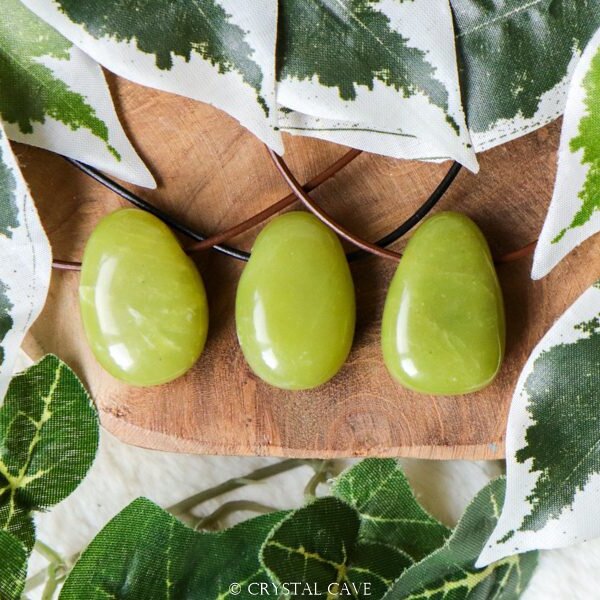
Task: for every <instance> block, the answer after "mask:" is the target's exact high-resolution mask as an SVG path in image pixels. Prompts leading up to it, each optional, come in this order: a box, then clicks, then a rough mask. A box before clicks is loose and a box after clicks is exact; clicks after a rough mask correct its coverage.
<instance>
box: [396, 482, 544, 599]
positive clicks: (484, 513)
mask: <svg viewBox="0 0 600 600" xmlns="http://www.w3.org/2000/svg"><path fill="white" fill-rule="evenodd" d="M504 491H505V480H504V478H500V479H496V480H494V481H492V482H491V483H490V484H488V485H487V486H486V487H485V488H483V490H481V491H480V492H479V493H478V494H477V495H476V496H475V498H474V499H473V500H472V502H471V504H470V505H469V506H468V507H467V509H466V510H465V513H464V515H463V516H462V517H461V519H460V521H459V523H458V525H457V526H456V528H455V529H454V531H453V533H452V536H451V537H450V539H449V540H448V541H447V542H446V544H445V545H444V546H443V547H442V548H440V549H439V550H436V551H435V552H433V554H430V555H429V556H427V557H426V558H424V559H423V560H422V561H421V562H419V563H417V564H416V565H414V566H412V567H410V568H409V569H407V570H406V571H405V572H404V573H403V574H402V576H401V577H400V579H399V580H398V581H397V582H396V583H395V584H394V586H393V587H392V589H391V590H390V591H389V592H388V593H387V595H386V596H385V597H384V600H444V599H446V598H452V600H467V599H468V600H472V599H474V598H477V599H478V600H516V599H517V598H519V597H520V596H521V594H522V593H523V592H524V591H525V588H526V587H527V584H528V583H529V580H530V579H531V576H532V574H533V571H534V569H535V567H536V565H537V558H538V556H537V552H529V553H527V554H520V555H515V556H509V557H507V558H504V559H502V560H500V561H498V562H496V563H493V564H491V565H489V566H487V567H484V568H476V567H475V561H476V560H477V557H478V556H479V553H480V551H481V549H482V548H483V546H484V544H485V542H486V540H487V538H488V536H489V534H490V532H491V531H493V529H494V527H495V525H496V523H497V522H498V518H499V516H500V506H502V501H503V498H504Z"/></svg>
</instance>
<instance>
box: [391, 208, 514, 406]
mask: <svg viewBox="0 0 600 600" xmlns="http://www.w3.org/2000/svg"><path fill="white" fill-rule="evenodd" d="M504 339H505V322H504V306H503V300H502V291H501V289H500V285H499V283H498V277H497V275H496V271H495V268H494V263H493V261H492V257H491V254H490V250H489V248H488V245H487V242H486V240H485V238H484V237H483V234H482V233H481V231H480V230H479V229H478V227H477V226H476V225H475V223H473V221H471V220H470V219H469V218H468V217H466V216H464V215H460V214H458V213H452V212H445V213H439V214H437V215H436V216H434V217H431V218H430V219H428V220H427V221H425V223H423V225H421V227H419V229H418V230H417V231H416V233H415V234H414V235H413V237H412V238H411V240H410V242H409V243H408V245H407V247H406V251H405V253H404V256H403V258H402V260H401V261H400V265H399V266H398V270H397V271H396V274H395V275H394V278H393V280H392V283H391V285H390V289H389V292H388V296H387V299H386V303H385V309H384V313H383V323H382V348H383V356H384V359H385V364H386V366H387V368H388V370H389V371H390V373H391V374H392V375H393V376H394V378H396V379H397V380H398V381H399V382H400V383H401V384H402V385H404V386H406V387H407V388H410V389H412V390H415V391H417V392H422V393H426V394H440V395H455V394H466V393H469V392H474V391H476V390H479V389H481V388H484V387H485V386H487V385H488V384H489V383H490V382H491V381H492V380H493V379H494V378H495V377H496V375H497V373H498V371H499V369H500V366H501V363H502V359H503V355H504V343H505V342H504Z"/></svg>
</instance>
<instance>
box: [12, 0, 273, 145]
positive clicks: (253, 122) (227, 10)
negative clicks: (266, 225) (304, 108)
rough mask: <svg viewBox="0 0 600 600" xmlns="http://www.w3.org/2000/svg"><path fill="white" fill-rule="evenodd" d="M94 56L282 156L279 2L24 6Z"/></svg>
mask: <svg viewBox="0 0 600 600" xmlns="http://www.w3.org/2000/svg"><path fill="white" fill-rule="evenodd" d="M23 2H24V4H25V5H27V6H28V7H29V8H30V9H31V10H33V11H34V12H36V13H37V14H38V15H39V16H40V17H42V18H43V19H44V20H45V21H47V22H48V23H50V24H51V25H52V26H53V27H55V28H56V29H57V30H58V31H60V32H61V33H62V34H63V35H64V36H65V37H67V38H68V39H69V40H71V41H72V42H73V43H75V44H76V45H77V46H79V47H80V48H81V49H83V50H84V51H85V52H87V53H88V54H89V55H90V56H91V57H92V58H94V59H95V60H97V61H98V62H99V63H100V64H102V65H104V66H105V67H106V68H107V69H109V70H111V71H114V72H115V73H117V74H118V75H121V76H123V77H126V78H128V79H131V80H132V81H135V82H137V83H141V84H143V85H148V86H151V87H155V88H158V89H161V90H166V91H169V92H174V93H177V94H181V95H183V96H188V97H190V98H194V99H196V100H201V101H203V102H208V103H210V104H213V105H215V106H216V107H218V108H220V109H222V110H225V111H227V112H228V113H230V114H231V115H233V116H234V117H235V118H236V119H238V120H239V121H240V122H241V123H242V125H245V126H246V127H247V128H248V129H250V130H251V131H252V132H253V133H255V134H256V135H257V136H258V137H259V138H261V139H262V140H263V141H265V142H266V143H268V144H269V145H270V146H272V147H273V148H275V149H276V150H278V151H280V152H281V151H282V150H283V148H282V143H281V139H280V134H279V132H278V131H277V130H276V125H277V111H276V109H275V77H274V71H275V37H276V29H277V0H253V1H252V2H239V1H238V0H197V1H195V2H163V1H162V0H133V1H132V2H121V1H120V0H89V1H87V2H80V1H79V0H23Z"/></svg>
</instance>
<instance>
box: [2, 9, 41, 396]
mask: <svg viewBox="0 0 600 600" xmlns="http://www.w3.org/2000/svg"><path fill="white" fill-rule="evenodd" d="M0 1H1V0H0ZM0 94H1V88H0ZM0 227H1V228H2V229H1V230H0V257H2V260H0V403H1V402H2V399H3V398H4V394H5V393H6V390H7V388H8V383H9V381H10V379H11V377H12V376H13V372H14V368H15V361H16V357H17V355H18V353H19V349H20V347H21V344H22V342H23V338H24V336H25V334H26V333H27V330H28V329H29V327H30V326H31V324H32V323H33V322H34V321H35V319H36V318H37V317H38V315H39V314H40V312H41V310H42V308H43V306H44V302H45V299H46V294H47V292H48V286H49V284H50V273H51V270H52V257H51V250H50V244H49V243H48V239H47V237H46V235H45V233H44V230H43V228H42V224H41V222H40V219H39V216H38V214H37V212H36V210H35V206H34V203H33V199H32V198H31V195H30V193H29V190H28V189H27V184H26V183H25V180H24V179H23V176H22V175H21V172H20V170H19V167H18V165H17V161H16V159H15V156H14V154H13V152H12V150H11V147H10V144H9V143H8V139H7V137H6V135H5V132H4V129H3V126H2V122H1V121H0Z"/></svg>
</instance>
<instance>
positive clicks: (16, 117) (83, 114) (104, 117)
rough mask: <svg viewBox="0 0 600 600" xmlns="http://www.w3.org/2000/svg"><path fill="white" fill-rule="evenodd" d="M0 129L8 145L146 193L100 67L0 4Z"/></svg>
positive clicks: (24, 12) (17, 9)
mask: <svg viewBox="0 0 600 600" xmlns="http://www.w3.org/2000/svg"><path fill="white" fill-rule="evenodd" d="M0 13H2V19H1V20H0V121H3V122H4V125H5V129H6V133H7V134H8V137H9V138H11V139H13V140H16V141H19V142H23V143H25V144H32V145H34V146H41V147H42V148H46V149H49V150H52V151H54V152H58V153H59V154H64V155H66V156H70V157H72V158H76V159H78V160H82V161H83V162H86V163H89V164H91V165H94V166H96V167H98V168H100V169H102V170H104V171H106V172H107V173H110V174H112V175H115V176H117V177H120V178H121V179H125V180H127V181H130V182H132V183H136V184H139V185H143V186H146V187H156V185H155V183H154V179H153V178H152V175H151V174H150V173H149V171H148V169H147V168H146V167H145V166H144V164H143V162H142V161H141V160H140V158H139V157H138V156H137V154H136V153H135V150H134V149H133V148H132V146H131V144H130V143H129V141H128V140H127V137H126V136H125V133H124V131H123V129H122V128H121V125H120V123H119V120H118V118H117V115H116V113H115V110H114V107H113V104H112V100H111V97H110V93H109V90H108V86H107V85H106V82H105V80H104V75H103V73H102V71H101V69H100V67H99V66H98V65H97V64H96V63H95V62H94V61H93V60H91V59H90V58H89V57H88V56H86V55H85V54H84V53H83V52H81V51H80V50H79V49H77V48H75V47H74V46H73V44H71V42H69V41H68V40H67V39H65V38H64V37H63V36H62V35H60V34H59V33H58V32H57V31H55V30H54V29H53V28H52V27H50V26H49V25H48V24H47V23H45V22H44V21H42V20H41V19H40V18H39V17H37V16H36V15H34V14H33V13H32V12H30V11H29V10H28V9H27V8H25V6H23V4H21V2H20V1H19V0H0Z"/></svg>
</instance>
